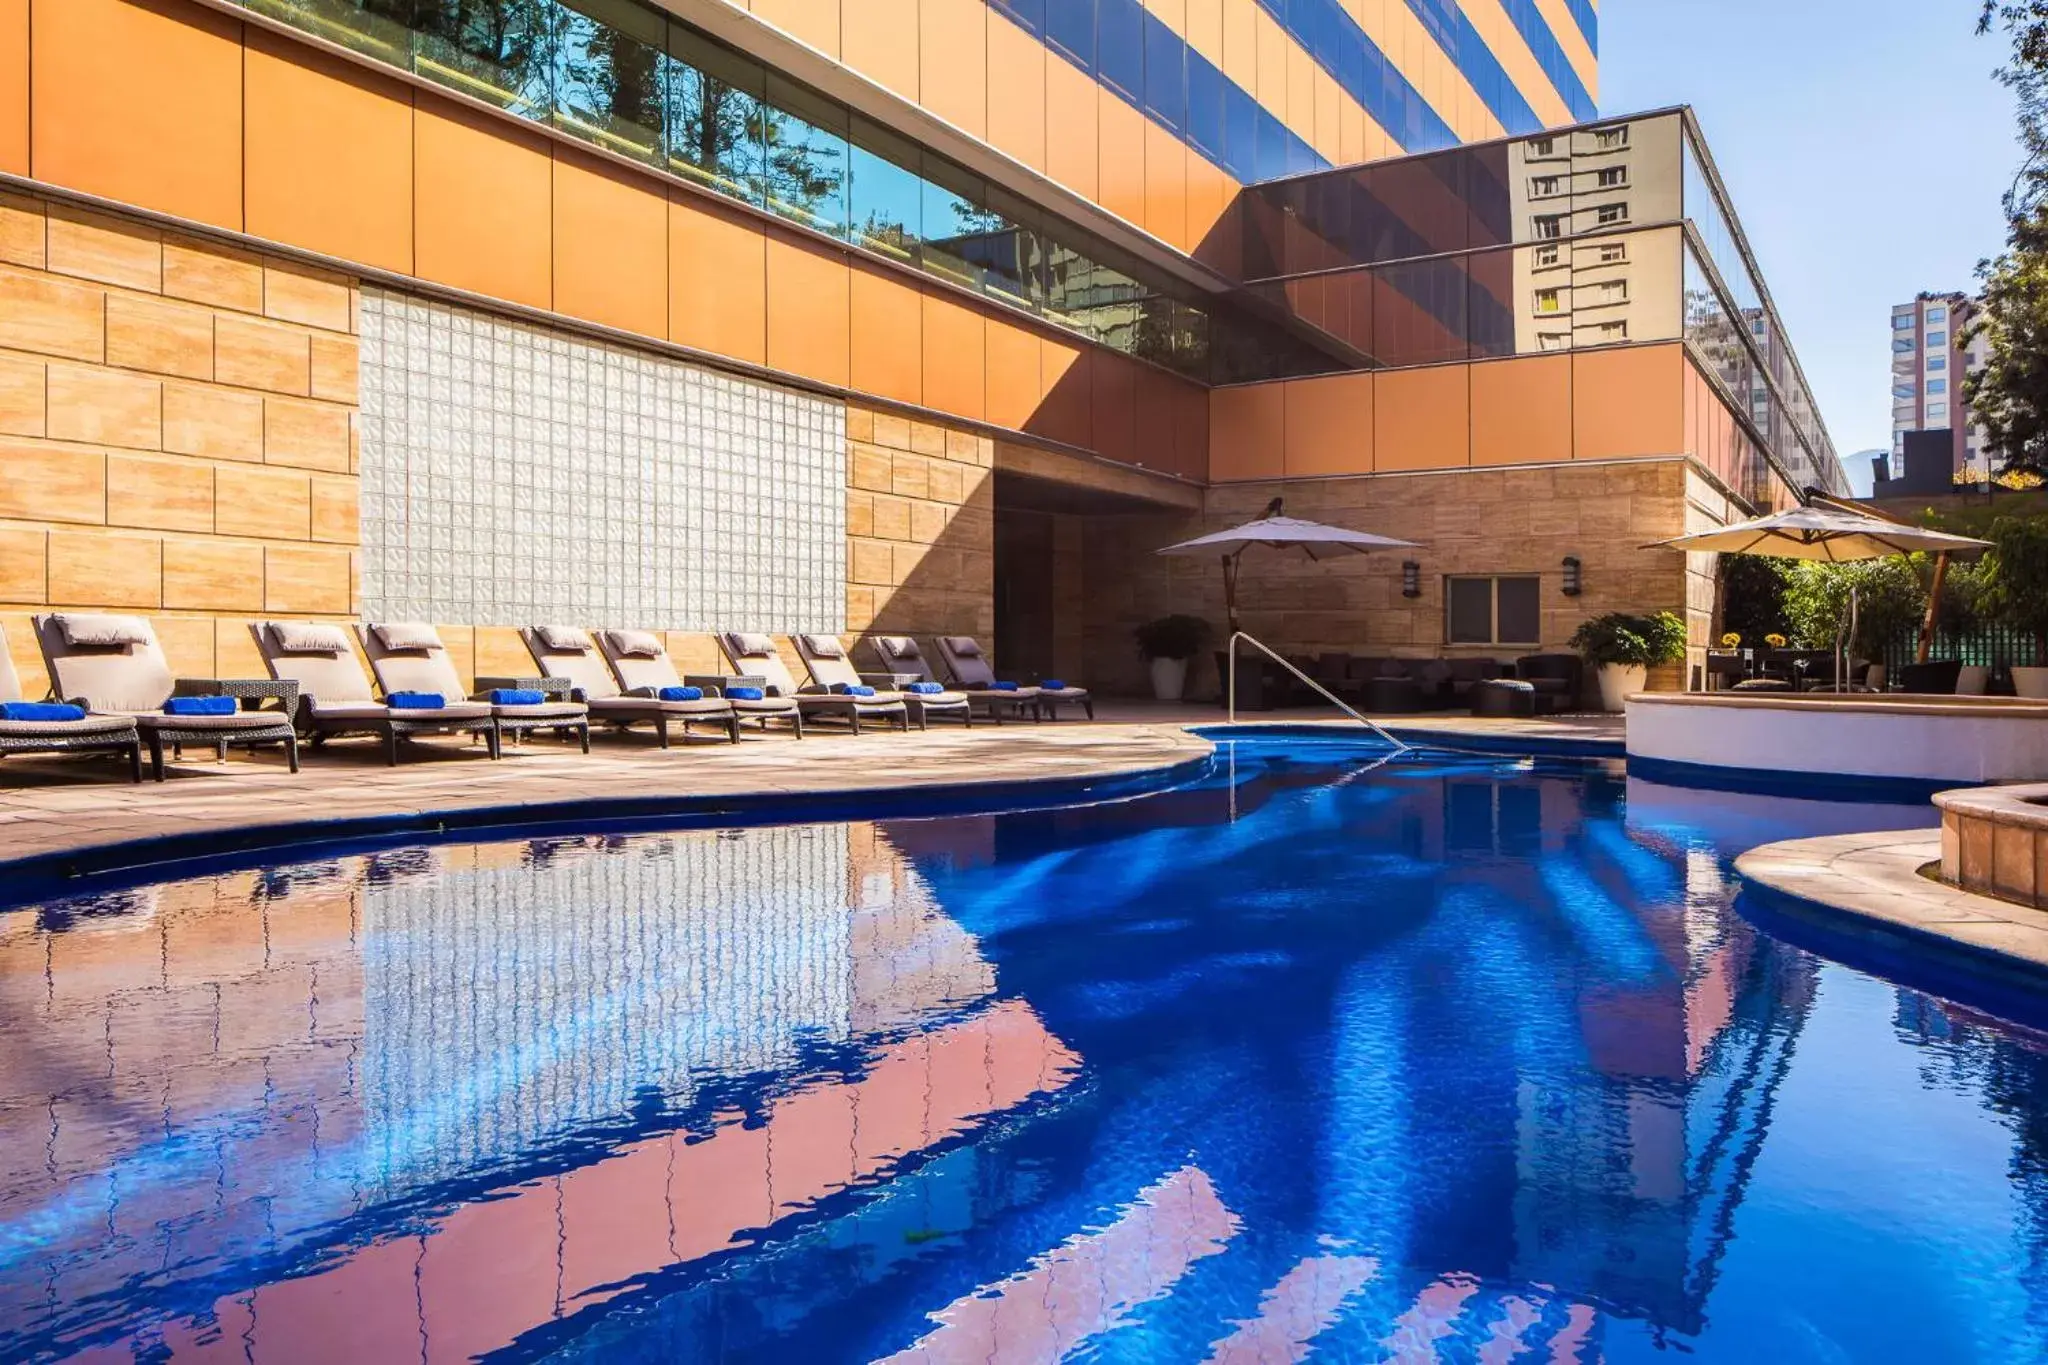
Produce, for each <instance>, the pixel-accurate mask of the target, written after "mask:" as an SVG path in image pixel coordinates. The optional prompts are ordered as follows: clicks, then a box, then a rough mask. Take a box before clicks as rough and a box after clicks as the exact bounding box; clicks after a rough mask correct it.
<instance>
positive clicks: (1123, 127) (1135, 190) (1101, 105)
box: [1094, 86, 1146, 227]
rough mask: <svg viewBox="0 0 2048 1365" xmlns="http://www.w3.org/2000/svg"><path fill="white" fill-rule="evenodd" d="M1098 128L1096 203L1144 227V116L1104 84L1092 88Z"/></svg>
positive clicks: (1125, 219)
mask: <svg viewBox="0 0 2048 1365" xmlns="http://www.w3.org/2000/svg"><path fill="white" fill-rule="evenodd" d="M1094 95H1095V105H1096V109H1097V111H1098V112H1097V117H1098V118H1099V119H1100V120H1101V129H1100V133H1099V137H1098V141H1097V145H1098V146H1099V147H1100V148H1101V156H1102V161H1101V166H1100V169H1099V175H1100V184H1099V185H1098V186H1097V190H1096V195H1095V202H1096V203H1098V204H1100V205H1102V207H1103V208H1105V209H1108V210H1109V211H1110V212H1111V213H1114V214H1115V215H1116V216H1117V217H1119V218H1121V219H1123V220H1124V221H1125V222H1127V223H1134V224H1136V225H1137V226H1139V227H1144V226H1145V128H1146V120H1145V116H1144V115H1143V114H1141V113H1139V112H1138V111H1137V110H1135V109H1133V108H1131V106H1130V105H1128V104H1125V103H1124V102H1123V101H1122V100H1121V99H1119V98H1118V97H1117V96H1115V95H1113V94H1111V93H1110V92H1109V90H1108V89H1106V88H1104V87H1100V86H1098V87H1096V88H1095V92H1094Z"/></svg>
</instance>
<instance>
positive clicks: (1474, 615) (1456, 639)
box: [1444, 575, 1543, 645]
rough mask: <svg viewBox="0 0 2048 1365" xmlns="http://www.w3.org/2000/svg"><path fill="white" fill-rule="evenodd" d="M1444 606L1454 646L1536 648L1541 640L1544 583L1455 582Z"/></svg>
mask: <svg viewBox="0 0 2048 1365" xmlns="http://www.w3.org/2000/svg"><path fill="white" fill-rule="evenodd" d="M1445 586H1446V591H1445V593H1444V603H1445V609H1446V614H1447V616H1448V620H1447V621H1446V626H1447V628H1448V638H1449V640H1450V642H1451V643H1452V644H1454V645H1533V644H1536V643H1538V642H1539V641H1540V640H1541V639H1542V635H1543V631H1542V625H1543V611H1542V606H1541V599H1542V580H1541V579H1539V578H1536V577H1534V576H1533V575H1532V576H1530V577H1527V578H1452V579H1448V580H1446V584H1445Z"/></svg>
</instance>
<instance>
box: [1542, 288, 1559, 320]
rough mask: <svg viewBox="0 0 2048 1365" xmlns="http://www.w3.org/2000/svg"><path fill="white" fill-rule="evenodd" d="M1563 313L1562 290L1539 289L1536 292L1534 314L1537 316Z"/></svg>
mask: <svg viewBox="0 0 2048 1365" xmlns="http://www.w3.org/2000/svg"><path fill="white" fill-rule="evenodd" d="M1563 311H1564V298H1563V291H1562V290H1558V289H1539V290H1537V291H1536V312H1537V313H1538V314H1539V315H1540V314H1543V313H1562V312H1563Z"/></svg>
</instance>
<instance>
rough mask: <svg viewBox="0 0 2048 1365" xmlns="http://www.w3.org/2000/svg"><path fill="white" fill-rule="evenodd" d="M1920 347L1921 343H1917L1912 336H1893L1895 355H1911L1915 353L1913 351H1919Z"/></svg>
mask: <svg viewBox="0 0 2048 1365" xmlns="http://www.w3.org/2000/svg"><path fill="white" fill-rule="evenodd" d="M1919 349H1920V347H1919V344H1918V343H1916V342H1915V341H1914V340H1913V338H1911V337H1893V338H1892V354H1893V355H1911V354H1913V353H1914V352H1915V351H1917V350H1919Z"/></svg>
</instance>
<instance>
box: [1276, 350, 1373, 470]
mask: <svg viewBox="0 0 2048 1365" xmlns="http://www.w3.org/2000/svg"><path fill="white" fill-rule="evenodd" d="M1281 387H1283V388H1284V389H1285V390H1286V394H1287V415H1286V431H1285V436H1286V440H1285V442H1284V449H1285V451H1286V460H1285V472H1286V474H1287V477H1288V478H1290V479H1291V478H1297V477H1300V478H1313V477H1315V476H1317V475H1328V474H1370V473H1371V472H1372V469H1373V449H1372V446H1373V441H1372V438H1373V377H1372V375H1370V374H1333V375H1325V376H1322V377H1320V378H1316V379H1295V380H1290V381H1288V382H1287V383H1286V384H1285V385H1283V386H1281Z"/></svg>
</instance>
